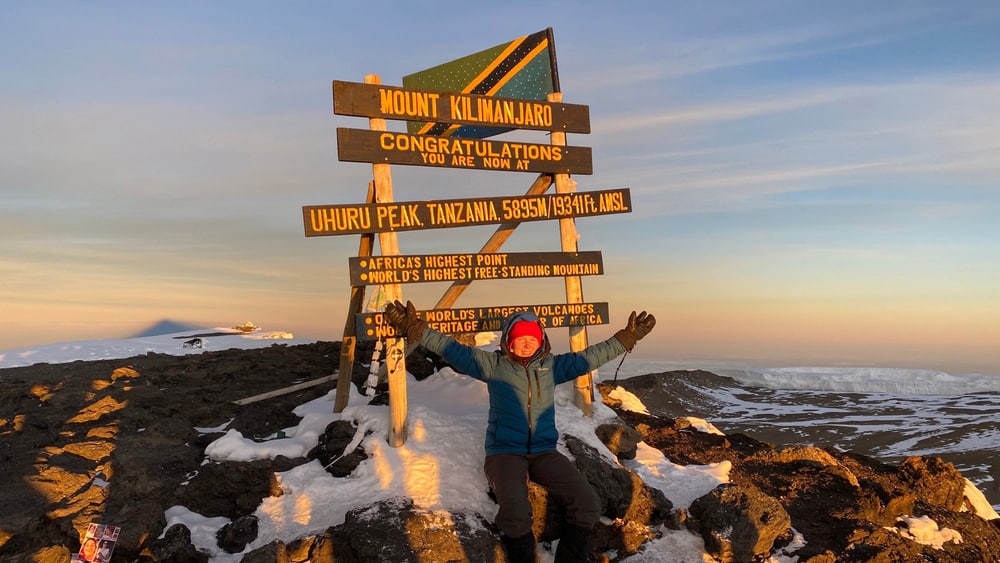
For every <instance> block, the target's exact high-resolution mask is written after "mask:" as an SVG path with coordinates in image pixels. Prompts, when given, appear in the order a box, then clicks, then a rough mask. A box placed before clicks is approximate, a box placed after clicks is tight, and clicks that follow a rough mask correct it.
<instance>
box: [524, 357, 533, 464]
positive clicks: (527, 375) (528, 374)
mask: <svg viewBox="0 0 1000 563" xmlns="http://www.w3.org/2000/svg"><path fill="white" fill-rule="evenodd" d="M524 377H525V379H526V381H527V383H528V443H527V444H525V445H526V446H527V452H526V453H529V454H530V453H531V437H532V434H534V424H535V423H534V422H532V420H531V397H532V394H531V371H529V370H528V366H524Z"/></svg>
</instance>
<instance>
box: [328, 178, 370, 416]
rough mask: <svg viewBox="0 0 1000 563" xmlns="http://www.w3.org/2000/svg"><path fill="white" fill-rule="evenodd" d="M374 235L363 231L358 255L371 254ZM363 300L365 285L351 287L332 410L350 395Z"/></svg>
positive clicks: (344, 403) (342, 405) (341, 408)
mask: <svg viewBox="0 0 1000 563" xmlns="http://www.w3.org/2000/svg"><path fill="white" fill-rule="evenodd" d="M374 201H375V182H374V181H371V182H368V196H367V197H366V198H365V203H374ZM374 243H375V235H374V234H372V233H364V234H362V235H361V242H360V243H358V256H371V255H372V246H373V245H374ZM364 301H365V286H363V285H361V286H352V287H351V300H350V302H349V304H348V305H347V320H346V321H345V322H344V338H343V340H341V342H340V368H339V370H338V371H337V374H338V376H337V396H336V398H335V399H334V402H333V412H335V413H336V412H344V409H345V408H347V401H348V399H350V397H351V377H353V376H354V352H355V349H356V348H357V343H358V336H357V326H356V324H355V317H354V315H355V314H357V313H360V312H361V308H362V307H363V305H364Z"/></svg>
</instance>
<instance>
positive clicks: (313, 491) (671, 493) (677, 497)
mask: <svg viewBox="0 0 1000 563" xmlns="http://www.w3.org/2000/svg"><path fill="white" fill-rule="evenodd" d="M202 332H203V333H205V334H207V335H211V336H206V337H205V338H203V339H201V342H200V345H199V346H198V347H195V346H191V345H188V346H185V343H186V342H190V340H191V339H192V338H194V336H195V334H196V333H194V332H188V333H178V334H172V335H161V336H151V337H143V338H136V339H128V340H100V341H88V342H73V343H66V344H55V345H50V346H40V347H34V348H31V349H21V350H13V351H9V352H4V353H0V368H8V367H16V366H22V365H29V364H34V363H40V362H48V363H60V362H69V361H74V360H81V359H82V360H94V359H111V358H123V357H129V356H133V355H138V354H145V353H149V352H158V353H167V354H178V355H179V354H193V353H201V352H204V351H206V350H213V349H214V350H219V349H228V348H259V347H265V346H270V345H272V344H274V343H275V341H274V339H275V338H280V339H281V340H282V342H283V343H287V344H299V343H305V342H307V341H301V340H295V339H294V338H292V336H291V335H290V334H288V333H283V332H260V331H255V332H252V333H245V332H240V331H236V330H232V329H210V330H206V331H202ZM219 333H222V334H219ZM484 346H485V347H491V346H492V345H491V344H485V345H484ZM629 370H631V371H635V372H637V373H655V372H658V371H663V370H664V369H663V367H662V365H658V364H657V363H655V362H654V363H652V364H646V363H644V362H642V361H636V360H635V359H634V358H630V364H629ZM643 370H645V371H643ZM603 375H604V378H605V379H609V377H607V374H603ZM626 377H627V376H626ZM934 377H935V376H931V379H933V378H934ZM614 393H615V397H616V398H617V399H619V400H621V401H622V403H623V405H625V407H626V408H628V409H630V410H633V411H636V412H645V410H646V409H645V406H644V405H642V402H641V401H640V400H639V399H638V398H637V397H635V396H634V395H632V394H631V393H629V392H628V391H625V390H624V389H621V388H619V389H617V390H615V392H614ZM572 394H573V389H572V386H570V385H563V386H560V388H559V389H557V395H556V417H557V423H558V426H559V429H560V431H561V432H562V433H568V434H571V435H574V436H577V437H579V438H581V439H583V440H585V441H586V442H587V443H588V444H589V445H590V446H592V447H594V448H595V449H597V450H598V451H600V452H603V454H604V455H605V456H606V457H607V459H608V461H609V462H611V463H618V461H617V460H616V458H615V456H614V455H613V454H612V453H611V452H610V451H608V450H607V448H606V447H605V446H604V445H603V444H602V443H601V442H600V441H599V440H598V439H597V437H596V436H595V434H594V428H595V427H596V425H598V424H601V423H603V422H607V421H610V420H612V419H614V418H615V414H614V411H612V410H611V409H610V408H608V407H607V406H605V405H603V404H595V405H594V407H595V408H594V416H593V417H586V416H584V415H583V414H582V413H581V412H580V410H579V409H578V408H577V407H575V406H574V401H573V396H572ZM333 400H334V391H333V390H331V391H330V392H329V393H328V394H327V395H325V396H323V397H321V398H318V399H315V400H313V401H310V402H308V403H305V404H303V405H300V406H299V407H297V408H296V409H295V411H294V412H295V414H296V415H298V416H299V417H301V420H300V422H299V424H298V425H296V426H294V427H290V428H286V429H284V430H283V431H281V432H280V433H276V434H275V435H274V436H272V437H270V438H269V439H266V440H263V441H255V440H251V439H248V438H246V437H244V436H242V435H241V434H240V433H239V432H237V431H235V430H232V429H228V428H227V425H222V426H220V427H218V428H199V429H197V430H198V431H199V432H202V433H210V432H225V434H224V435H223V436H222V437H221V438H219V439H217V440H216V441H215V442H213V443H212V444H210V445H209V446H208V448H207V449H206V454H207V456H208V458H209V459H208V460H206V463H211V462H213V461H216V462H218V461H223V460H233V461H249V460H254V459H265V458H273V457H275V456H278V455H284V456H288V457H300V456H303V455H304V454H305V453H306V452H308V451H309V450H310V449H312V447H313V446H315V445H316V443H317V440H318V437H319V435H320V434H322V433H323V431H324V430H325V429H326V427H327V425H329V424H330V423H331V422H333V421H335V420H338V419H344V420H350V421H352V422H353V423H354V424H355V425H357V427H358V429H359V430H358V433H357V434H356V436H355V443H354V444H352V445H350V446H348V451H350V450H352V449H353V448H354V446H355V445H358V444H359V445H361V446H362V447H363V448H364V449H365V451H366V452H367V454H368V456H369V457H368V459H366V460H365V461H363V462H362V463H361V464H360V465H359V466H358V467H357V469H356V470H355V471H354V472H353V473H352V474H351V475H350V476H348V477H346V478H335V477H333V476H332V475H330V474H329V473H327V472H326V470H325V469H324V468H323V467H322V466H321V464H320V462H318V461H312V462H310V463H307V464H304V465H300V466H298V467H295V468H294V469H292V470H290V471H287V472H284V473H281V474H279V475H278V478H279V481H280V483H281V487H282V489H283V491H284V494H283V495H282V496H280V497H269V498H267V499H264V501H263V502H262V503H261V505H260V506H259V507H258V508H257V511H256V513H255V515H256V516H257V518H258V519H259V522H260V529H259V535H258V537H257V539H256V540H255V541H254V542H252V543H251V544H250V545H248V546H247V547H246V549H245V550H244V552H243V553H240V554H228V553H225V552H224V551H222V550H221V549H220V548H218V547H217V546H216V543H215V542H216V537H215V535H216V532H217V531H218V530H219V529H220V528H221V527H222V526H223V525H225V524H226V523H228V521H227V520H226V519H225V518H205V517H202V516H200V515H198V514H196V513H194V512H191V511H190V510H188V509H186V508H184V507H182V506H175V507H171V508H170V509H168V510H167V511H166V519H167V527H168V528H169V526H170V525H173V524H177V523H182V524H184V525H186V526H187V527H188V528H189V529H190V530H191V533H192V541H193V543H194V544H195V545H196V547H198V548H199V549H201V550H203V551H205V552H207V553H209V554H211V557H212V559H211V560H212V561H214V562H219V563H224V562H235V561H239V560H240V559H241V558H242V557H243V555H244V554H245V553H246V552H248V551H251V550H253V549H256V548H258V547H260V546H262V545H265V544H267V543H270V542H271V541H273V540H275V539H281V540H284V541H291V540H293V539H295V538H297V537H301V536H304V535H309V534H315V533H319V532H321V531H323V530H325V529H326V528H328V527H330V526H334V525H337V524H340V523H342V522H343V521H344V518H345V515H346V514H347V512H348V511H349V510H352V509H354V508H357V507H362V506H366V505H369V504H372V503H374V502H377V501H379V500H383V499H389V498H393V497H410V498H412V499H413V502H414V504H415V505H417V506H418V507H420V508H423V509H425V510H427V511H432V512H434V511H440V512H441V513H442V515H445V514H446V513H447V512H451V511H464V512H476V513H479V514H481V515H483V516H484V517H486V518H489V519H492V518H493V517H494V516H495V514H496V505H495V504H494V503H493V501H492V500H491V499H490V498H489V497H488V495H487V490H488V488H487V485H486V477H485V475H484V473H483V469H482V462H483V457H484V451H483V433H484V431H485V428H486V415H487V408H486V406H487V391H486V386H485V384H483V383H481V382H479V381H476V380H474V379H472V378H469V377H465V376H463V375H460V374H458V373H455V372H454V371H452V370H450V369H447V368H445V369H442V370H440V371H438V372H437V373H435V374H434V375H432V376H430V377H429V378H427V379H425V380H424V381H422V382H419V383H417V382H416V381H415V380H413V379H412V378H409V379H408V385H407V401H408V406H409V412H408V417H407V423H408V431H409V436H408V439H407V441H406V443H405V444H404V445H402V446H400V447H396V448H394V447H391V446H389V443H388V441H387V436H388V432H389V427H390V413H389V408H388V407H387V406H369V405H367V404H366V403H367V400H368V398H367V397H365V396H363V395H361V394H359V393H358V392H357V391H356V389H355V388H353V387H352V388H351V396H350V401H349V405H348V407H347V408H346V409H345V410H344V411H343V412H342V413H338V414H334V413H333ZM689 422H690V423H691V426H692V427H693V428H696V429H698V430H700V431H703V432H716V433H717V432H718V430H717V429H715V427H714V426H712V425H711V423H710V422H708V421H705V420H703V419H698V418H690V419H689ZM560 450H561V451H563V453H564V454H566V455H567V456H570V457H572V456H571V454H570V453H569V452H568V451H567V450H566V449H565V448H564V446H563V445H562V444H560ZM625 465H626V467H628V468H629V469H631V470H632V471H634V472H636V473H637V474H638V475H640V476H641V477H642V478H643V480H644V481H645V482H646V483H647V484H649V485H650V486H652V487H656V488H658V489H660V490H661V491H663V493H664V494H665V495H666V496H667V498H669V499H670V500H671V502H672V503H673V504H674V506H675V507H677V508H687V507H689V506H690V504H691V503H692V502H693V501H694V500H695V499H697V498H698V497H700V496H702V495H704V494H705V493H707V492H709V491H710V490H712V489H713V488H714V487H716V486H717V485H719V484H720V483H725V482H728V480H729V470H730V469H731V466H730V464H729V463H728V462H723V463H717V464H712V465H707V466H694V465H688V466H682V465H677V464H674V463H672V462H670V461H669V460H667V459H666V458H665V457H664V456H663V454H662V453H660V452H659V451H658V450H656V449H654V448H652V447H650V446H648V445H646V444H644V443H642V444H640V446H639V451H638V454H637V456H636V458H635V459H634V460H630V461H627V462H625ZM456 476H461V477H456ZM967 492H968V493H969V494H970V498H971V499H972V501H973V503H974V506H975V509H976V512H977V513H978V514H980V515H982V516H984V517H985V518H997V517H998V516H997V513H996V512H995V511H994V510H993V508H992V507H991V506H990V504H989V503H988V502H987V501H986V499H985V497H984V496H983V495H982V493H981V492H979V490H978V489H976V488H975V487H974V486H972V485H971V484H970V485H969V486H968V487H967ZM904 523H905V529H904V528H900V530H898V533H903V534H907V535H908V537H911V538H912V539H914V540H915V541H920V542H922V543H925V544H927V545H935V546H939V545H941V544H943V543H944V542H948V541H961V538H960V537H956V534H955V533H954V531H953V530H948V529H937V525H936V524H935V523H934V522H933V521H931V520H930V519H929V518H927V517H926V516H919V515H915V516H913V517H911V518H908V519H907V520H906V521H905V522H904ZM658 531H659V532H660V533H661V534H662V535H661V537H660V538H659V539H656V540H653V541H650V542H648V543H647V544H646V545H645V547H644V549H643V550H642V551H641V552H639V553H637V554H635V555H633V556H631V557H629V558H628V559H626V561H628V562H630V563H681V562H685V563H691V562H695V561H705V562H710V561H713V559H712V558H711V557H710V556H708V555H707V554H706V553H705V551H704V544H703V542H702V540H701V538H700V537H699V536H697V535H695V534H694V533H692V532H690V531H688V530H670V529H666V528H663V529H661V530H658ZM806 542H808V538H802V537H801V536H798V537H797V538H796V542H794V543H793V544H792V545H791V546H789V547H788V548H786V549H785V550H784V551H783V552H782V553H777V554H775V555H774V556H773V557H772V558H771V559H770V563H793V562H794V561H796V560H797V557H796V556H795V555H794V549H795V547H796V546H801V545H803V544H804V543H806ZM554 547H555V546H553V550H554ZM539 550H540V556H541V559H540V560H541V561H542V562H543V563H544V562H551V561H552V557H553V554H552V552H549V551H547V550H546V549H545V548H544V547H540V548H539Z"/></svg>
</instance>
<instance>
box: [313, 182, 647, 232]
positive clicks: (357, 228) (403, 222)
mask: <svg viewBox="0 0 1000 563" xmlns="http://www.w3.org/2000/svg"><path fill="white" fill-rule="evenodd" d="M631 211H632V198H631V194H630V192H629V190H628V188H622V189H617V190H602V191H595V192H572V193H565V194H546V195H538V196H512V197H486V198H475V199H450V200H448V199H444V200H437V201H410V202H392V203H358V204H350V203H349V204H341V205H306V206H303V207H302V221H303V223H304V225H305V234H306V236H307V237H318V236H330V235H351V234H361V233H378V232H388V231H391V232H396V231H415V230H421V229H445V228H449V227H471V226H475V225H496V224H500V223H507V222H510V221H517V222H526V221H546V220H549V219H566V218H572V217H590V216H594V215H607V214H613V213H629V212H631Z"/></svg>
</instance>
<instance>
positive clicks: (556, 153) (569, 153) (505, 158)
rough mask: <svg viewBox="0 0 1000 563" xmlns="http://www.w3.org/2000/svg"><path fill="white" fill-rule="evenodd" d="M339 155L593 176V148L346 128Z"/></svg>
mask: <svg viewBox="0 0 1000 563" xmlns="http://www.w3.org/2000/svg"><path fill="white" fill-rule="evenodd" d="M337 156H338V158H339V159H340V160H344V161H348V162H372V163H377V162H378V163H381V162H385V163H388V164H405V165H410V166H438V167H445V168H472V169H477V170H502V171H505V172H546V173H549V174H593V173H594V165H593V161H592V157H591V151H590V147H569V146H556V145H540V144H535V143H521V142H514V141H493V140H488V139H461V138H455V137H439V136H436V135H413V134H410V133H399V132H393V131H370V130H368V129H348V128H345V127H338V128H337Z"/></svg>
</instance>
